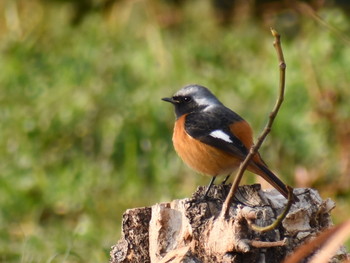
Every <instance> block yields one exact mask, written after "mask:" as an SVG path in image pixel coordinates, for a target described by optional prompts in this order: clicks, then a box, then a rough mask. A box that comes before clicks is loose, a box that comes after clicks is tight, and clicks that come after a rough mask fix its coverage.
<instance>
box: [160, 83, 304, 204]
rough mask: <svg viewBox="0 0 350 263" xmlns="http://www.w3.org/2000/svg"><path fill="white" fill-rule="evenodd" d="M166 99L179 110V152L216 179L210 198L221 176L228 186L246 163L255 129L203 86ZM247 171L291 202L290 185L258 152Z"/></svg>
mask: <svg viewBox="0 0 350 263" xmlns="http://www.w3.org/2000/svg"><path fill="white" fill-rule="evenodd" d="M162 100H163V101H166V102H170V103H171V104H173V105H174V107H175V115H176V121H175V125H174V131H173V136H172V141H173V145H174V148H175V151H176V152H177V154H178V155H179V156H180V158H181V159H182V160H183V161H184V162H185V163H186V164H187V165H188V166H189V167H190V168H192V169H193V170H195V171H197V172H199V173H202V174H206V175H210V176H212V179H211V181H210V183H209V185H208V187H207V190H206V192H205V194H204V197H206V196H207V195H208V192H209V190H210V188H211V186H212V185H213V184H214V181H215V178H216V177H217V176H219V175H226V178H225V180H224V182H223V183H225V182H226V180H227V179H228V177H229V176H230V174H231V173H232V172H233V171H234V170H235V169H237V168H238V167H239V165H240V164H241V162H243V161H244V159H245V157H246V156H247V154H248V153H249V150H250V148H251V147H252V145H253V131H252V128H251V126H250V125H249V123H248V122H247V121H245V120H244V119H243V118H242V117H241V116H239V115H238V114H237V113H236V112H234V111H232V110H231V109H229V108H227V107H226V106H225V105H224V104H222V103H221V102H220V101H219V99H218V98H217V97H216V96H215V95H214V94H213V93H212V92H211V91H210V90H209V89H208V88H206V87H204V86H201V85H197V84H191V85H187V86H185V87H183V88H182V89H180V90H179V91H177V92H176V93H175V94H174V95H173V96H172V97H166V98H162ZM247 170H249V171H250V172H253V173H255V174H257V175H259V176H261V177H262V178H264V179H265V180H266V181H267V182H268V183H269V184H271V185H272V186H273V187H274V188H276V189H277V190H278V191H279V192H280V193H281V194H282V195H283V196H284V197H285V198H287V199H288V190H287V187H286V185H285V184H284V183H283V182H282V181H281V180H280V179H279V178H278V177H277V176H276V175H275V174H274V173H273V172H272V171H271V170H270V169H269V168H268V166H267V165H266V163H265V162H264V161H263V159H262V158H261V156H260V154H259V153H258V152H257V153H256V154H255V155H254V156H253V157H252V159H251V161H250V163H249V164H248V166H247ZM296 199H297V198H296V197H295V196H294V200H296Z"/></svg>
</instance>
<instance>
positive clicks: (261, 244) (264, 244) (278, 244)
mask: <svg viewBox="0 0 350 263" xmlns="http://www.w3.org/2000/svg"><path fill="white" fill-rule="evenodd" d="M287 243H288V240H287V238H284V239H283V240H280V241H272V242H268V241H258V240H252V241H250V245H251V246H252V247H256V248H270V247H283V246H286V245H287Z"/></svg>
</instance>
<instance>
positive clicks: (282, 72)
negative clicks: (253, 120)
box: [221, 28, 286, 217]
mask: <svg viewBox="0 0 350 263" xmlns="http://www.w3.org/2000/svg"><path fill="white" fill-rule="evenodd" d="M271 33H272V36H273V37H274V42H273V45H274V47H275V49H276V53H277V57H278V61H279V69H280V71H279V72H280V77H279V94H278V98H277V101H276V104H275V106H274V108H273V110H272V112H271V113H270V115H269V121H268V123H267V124H266V126H265V128H264V130H263V132H262V134H261V135H260V137H259V138H258V140H257V143H256V144H255V145H253V146H252V147H251V148H250V150H249V153H248V155H247V156H246V158H245V159H244V161H243V162H242V163H241V165H240V166H239V169H238V172H237V175H236V177H235V180H234V182H233V184H232V186H231V189H230V192H229V194H228V195H227V197H226V200H225V202H224V203H223V205H222V210H221V216H223V217H226V216H227V213H228V210H229V207H230V205H231V203H232V201H233V197H234V195H235V193H236V191H237V188H238V186H239V183H240V181H241V179H242V176H243V173H244V171H245V170H246V168H247V167H248V164H249V162H250V160H251V159H252V158H253V156H254V155H255V154H256V153H257V152H258V150H259V148H260V146H261V145H262V143H263V142H264V140H265V138H266V136H267V135H268V134H269V132H270V131H271V127H272V124H273V121H274V120H275V117H276V115H277V113H278V111H279V109H280V107H281V104H282V102H283V99H284V90H285V72H286V63H285V61H284V56H283V51H282V46H281V41H280V39H281V36H280V34H279V33H278V32H277V31H276V30H274V29H272V28H271Z"/></svg>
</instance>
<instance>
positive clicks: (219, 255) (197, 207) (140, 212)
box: [110, 185, 335, 263]
mask: <svg viewBox="0 0 350 263" xmlns="http://www.w3.org/2000/svg"><path fill="white" fill-rule="evenodd" d="M229 189H230V185H217V186H213V188H212V189H211V191H210V193H209V197H208V198H206V199H203V195H204V191H205V187H199V188H198V189H197V191H196V192H195V193H194V194H193V196H192V197H191V198H186V199H181V200H173V201H171V202H169V203H160V204H155V205H153V206H152V207H144V208H135V209H129V210H127V211H126V212H125V213H124V215H123V222H122V238H121V240H119V241H118V243H117V244H116V245H114V246H113V247H112V250H111V252H110V255H111V259H110V262H112V263H117V262H118V263H121V262H123V263H126V262H133V263H135V262H136V263H137V262H140V263H145V262H152V263H153V262H159V263H161V262H162V263H165V262H235V263H240V262H259V263H264V262H266V263H267V262H268V263H275V262H276V263H280V262H282V261H283V259H284V258H285V257H286V256H287V255H288V254H289V253H291V252H292V251H293V250H294V249H295V248H296V247H297V246H299V245H300V244H302V243H303V242H304V241H306V240H308V239H310V238H313V237H314V236H315V235H317V234H318V233H319V232H321V231H322V230H324V229H326V228H328V227H330V226H331V225H332V221H331V218H330V211H331V210H332V209H333V208H334V207H335V203H334V202H333V201H332V200H330V199H326V200H322V199H321V197H320V196H319V194H318V192H317V191H316V190H313V189H294V193H295V194H296V195H297V196H298V198H299V199H300V201H299V202H298V203H295V204H293V205H292V207H291V209H290V211H289V213H288V215H287V216H286V218H285V219H284V220H283V222H282V224H280V225H279V226H278V227H277V228H276V229H274V230H272V231H268V232H265V233H262V232H258V231H254V230H253V229H252V224H255V225H258V226H266V225H269V224H271V223H272V222H273V221H274V220H275V219H276V217H277V216H278V215H279V214H280V213H281V212H282V211H283V209H284V207H285V205H286V203H287V200H286V199H285V198H284V197H283V196H281V195H280V194H279V193H278V192H277V191H276V190H265V191H263V190H261V188H260V185H251V186H241V187H239V188H238V191H237V193H236V196H235V201H234V202H233V203H232V205H231V207H230V211H229V218H222V219H220V217H218V216H219V214H220V210H221V207H222V204H223V202H224V200H225V197H226V195H227V193H228V192H229Z"/></svg>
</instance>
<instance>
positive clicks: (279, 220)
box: [249, 185, 294, 233]
mask: <svg viewBox="0 0 350 263" xmlns="http://www.w3.org/2000/svg"><path fill="white" fill-rule="evenodd" d="M287 189H288V203H287V205H286V208H285V209H284V210H283V212H282V214H280V215H279V216H278V217H277V219H276V220H275V221H274V222H273V223H272V224H271V225H268V226H264V227H261V226H257V225H255V224H249V226H250V228H251V229H253V230H254V231H257V232H260V233H264V232H268V231H271V230H273V229H275V228H276V227H278V226H279V224H281V223H282V221H283V219H284V218H285V217H286V215H287V214H288V212H289V210H290V208H291V207H292V204H293V200H294V198H293V188H292V187H290V186H289V185H287Z"/></svg>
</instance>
